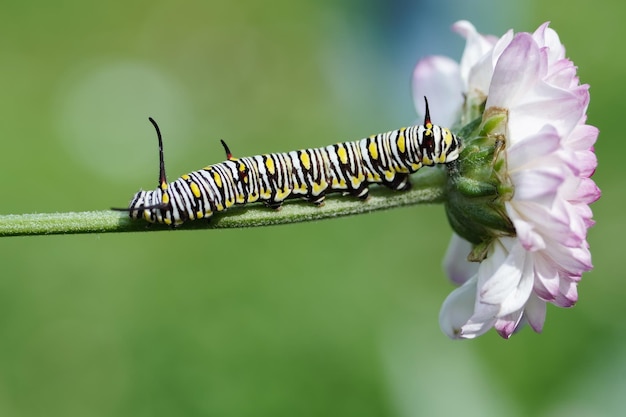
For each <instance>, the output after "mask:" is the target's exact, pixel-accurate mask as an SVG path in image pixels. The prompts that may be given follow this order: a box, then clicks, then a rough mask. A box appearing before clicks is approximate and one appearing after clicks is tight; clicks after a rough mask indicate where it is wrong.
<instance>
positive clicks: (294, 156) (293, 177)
mask: <svg viewBox="0 0 626 417" xmlns="http://www.w3.org/2000/svg"><path fill="white" fill-rule="evenodd" d="M427 104H428V103H427ZM426 109H427V110H426V118H425V121H424V124H423V125H416V126H410V127H406V128H401V129H397V130H392V131H389V132H386V133H380V134H377V135H372V136H370V137H368V138H364V139H361V140H358V141H353V142H342V143H336V144H333V145H329V146H325V147H321V148H311V149H301V150H297V151H291V152H285V153H271V154H264V155H256V156H250V157H243V158H235V157H233V156H232V153H231V151H230V149H229V148H228V146H227V145H226V143H225V142H224V141H221V142H222V145H223V147H224V151H225V153H226V160H225V161H224V162H220V163H218V164H215V165H210V166H207V167H205V168H202V169H200V170H197V171H193V172H190V173H188V174H185V175H183V176H181V177H180V178H178V179H177V180H175V181H173V182H171V183H168V182H167V180H166V176H165V166H164V162H163V144H162V139H161V133H160V131H159V128H158V126H157V125H156V123H155V122H154V120H152V119H150V121H151V123H152V124H153V125H154V126H155V128H156V130H157V136H158V139H159V161H160V169H159V186H158V187H157V188H156V189H155V190H152V191H143V190H142V191H139V192H137V193H136V194H135V195H134V197H133V199H132V200H131V202H130V205H129V207H128V208H127V209H120V210H124V211H128V212H129V215H130V217H131V218H132V219H139V218H143V219H144V220H146V221H148V222H151V223H165V224H168V225H172V226H176V225H180V224H182V223H184V222H185V221H188V220H196V219H202V218H209V217H211V216H212V215H213V213H215V212H220V211H224V210H227V209H228V208H230V207H232V206H234V205H240V204H248V203H254V202H263V203H265V204H266V205H267V206H268V207H271V208H274V209H278V208H280V207H281V205H282V203H283V202H284V201H285V200H287V199H289V198H304V199H306V200H308V201H310V202H312V203H314V204H317V205H321V204H323V202H324V198H325V197H326V195H327V194H329V193H335V192H341V193H343V194H348V195H351V196H353V197H356V198H359V199H362V200H365V199H367V197H368V193H369V185H370V184H382V185H384V186H387V187H389V188H392V189H395V190H406V189H408V188H409V187H410V182H409V175H410V174H411V173H414V172H416V171H417V170H419V169H420V168H421V167H422V166H432V165H435V164H445V163H449V162H452V161H454V160H456V159H457V158H458V156H459V151H460V140H459V138H458V137H457V136H455V135H454V134H453V133H452V132H451V131H450V130H449V129H447V128H444V127H440V126H437V125H433V124H432V123H431V121H430V115H429V112H428V105H427V106H426Z"/></svg>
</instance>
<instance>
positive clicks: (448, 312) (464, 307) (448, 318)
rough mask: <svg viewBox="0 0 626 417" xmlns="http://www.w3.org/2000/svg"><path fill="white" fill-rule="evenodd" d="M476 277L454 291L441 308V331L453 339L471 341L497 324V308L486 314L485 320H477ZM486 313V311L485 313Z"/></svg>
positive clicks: (492, 308)
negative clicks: (495, 315) (495, 316)
mask: <svg viewBox="0 0 626 417" xmlns="http://www.w3.org/2000/svg"><path fill="white" fill-rule="evenodd" d="M475 300H476V277H473V278H471V279H470V280H468V281H467V282H466V283H465V284H463V286H461V287H459V288H457V289H456V290H454V291H452V293H450V295H448V297H447V298H446V300H445V301H444V302H443V305H442V306H441V311H440V312H439V325H440V327H441V330H442V331H443V332H444V333H445V334H446V335H448V337H450V338H452V339H471V338H474V337H476V336H480V335H481V334H483V333H485V332H487V331H488V330H489V329H490V328H491V327H492V326H493V323H494V322H495V319H494V318H493V317H494V314H495V312H496V310H497V307H493V306H492V307H489V306H486V307H485V308H491V311H490V312H487V313H485V314H484V315H483V316H484V318H485V319H484V320H482V321H481V320H480V319H478V320H474V321H472V320H470V318H475V316H476V315H475ZM483 312H484V311H483Z"/></svg>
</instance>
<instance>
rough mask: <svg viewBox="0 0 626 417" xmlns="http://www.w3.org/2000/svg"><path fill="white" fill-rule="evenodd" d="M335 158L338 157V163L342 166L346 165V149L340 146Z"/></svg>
mask: <svg viewBox="0 0 626 417" xmlns="http://www.w3.org/2000/svg"><path fill="white" fill-rule="evenodd" d="M337 156H338V157H339V161H341V163H342V164H347V163H348V153H347V152H346V148H344V147H343V146H340V148H339V149H337Z"/></svg>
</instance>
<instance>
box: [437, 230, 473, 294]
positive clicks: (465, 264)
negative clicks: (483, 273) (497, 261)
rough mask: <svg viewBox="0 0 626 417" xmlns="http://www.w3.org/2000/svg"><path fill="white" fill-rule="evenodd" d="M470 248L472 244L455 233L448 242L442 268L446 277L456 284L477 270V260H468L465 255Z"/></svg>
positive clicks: (465, 279)
mask: <svg viewBox="0 0 626 417" xmlns="http://www.w3.org/2000/svg"><path fill="white" fill-rule="evenodd" d="M471 250H472V244H471V243H470V242H468V241H467V240H465V239H463V238H462V237H460V236H459V235H457V234H456V233H453V234H452V239H450V243H449V244H448V249H447V250H446V255H445V256H444V258H443V268H444V271H445V272H446V275H448V278H450V280H451V281H452V282H454V283H455V284H457V285H461V284H463V283H464V282H465V281H467V280H468V279H470V278H471V277H472V276H473V275H475V274H476V272H477V271H478V265H479V263H478V262H469V261H468V260H467V255H469V253H470V252H471Z"/></svg>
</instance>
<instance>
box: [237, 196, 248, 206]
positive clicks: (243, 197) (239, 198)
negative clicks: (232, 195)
mask: <svg viewBox="0 0 626 417" xmlns="http://www.w3.org/2000/svg"><path fill="white" fill-rule="evenodd" d="M236 199H237V202H238V203H239V204H242V203H245V202H246V197H245V196H244V195H243V194H237V197H236Z"/></svg>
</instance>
